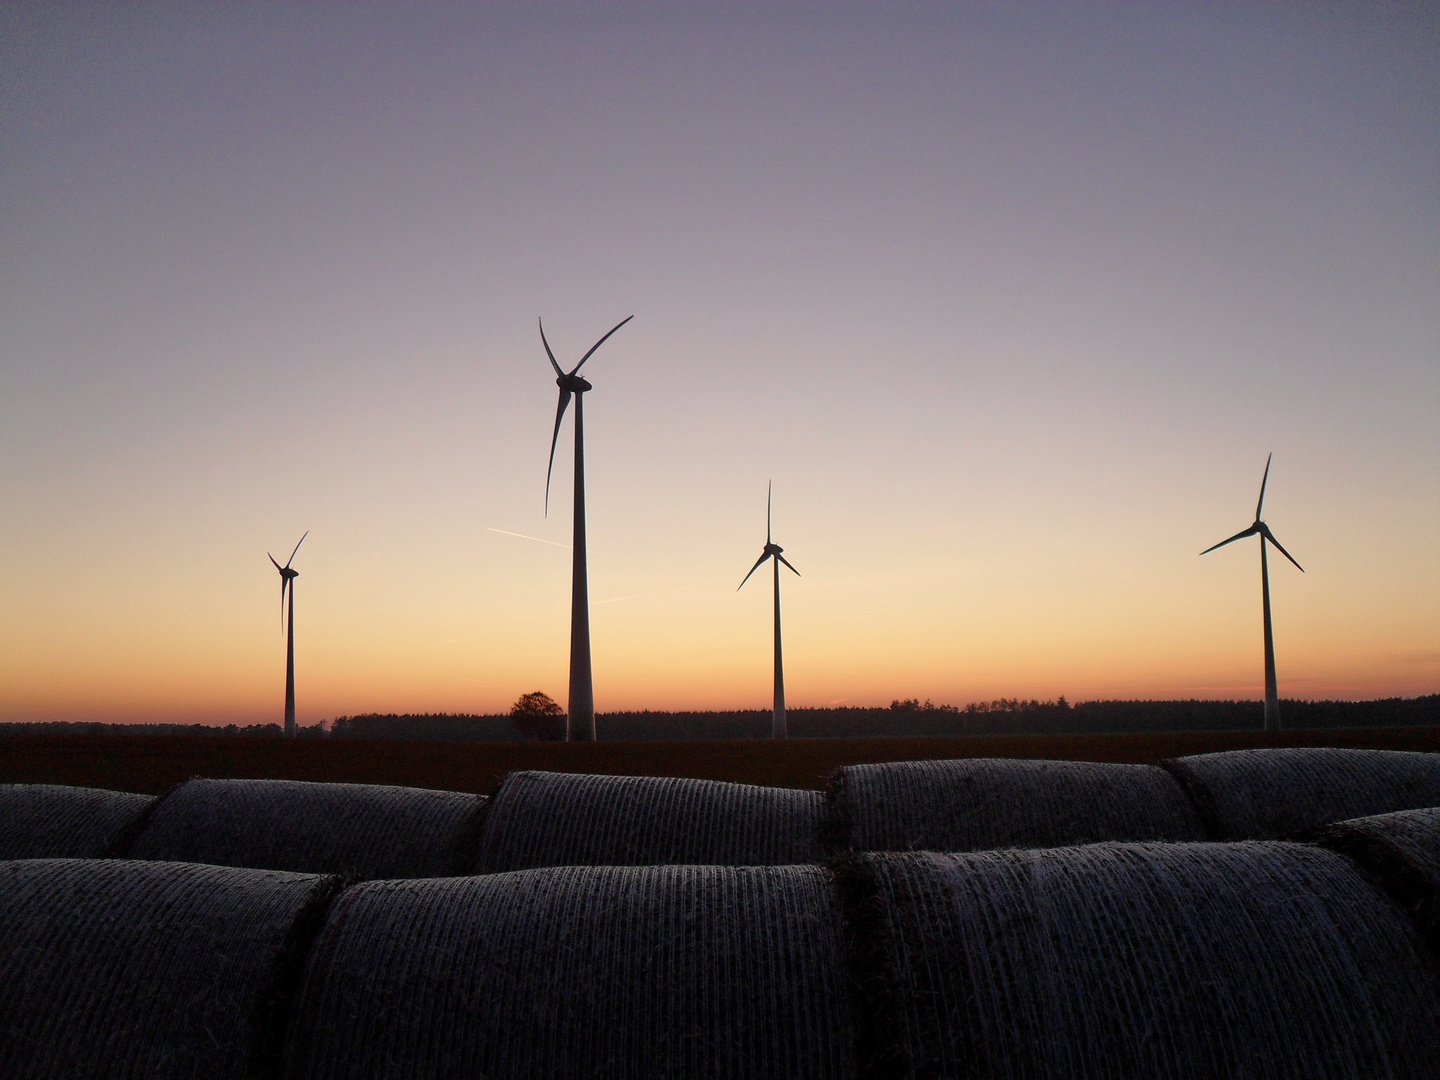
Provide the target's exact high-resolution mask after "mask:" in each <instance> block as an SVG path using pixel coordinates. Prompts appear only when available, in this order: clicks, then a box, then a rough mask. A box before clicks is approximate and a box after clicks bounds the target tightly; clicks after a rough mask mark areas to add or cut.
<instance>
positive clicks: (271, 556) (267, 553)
mask: <svg viewBox="0 0 1440 1080" xmlns="http://www.w3.org/2000/svg"><path fill="white" fill-rule="evenodd" d="M265 557H266V558H267V559H269V560H270V563H271V565H272V566H274V567H275V569H276V570H283V569H285V568H284V567H283V566H281V565H280V564H279V563H278V562H276V561H275V556H274V555H271V554H270V552H268V551H267V552H265Z"/></svg>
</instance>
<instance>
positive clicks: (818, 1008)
mask: <svg viewBox="0 0 1440 1080" xmlns="http://www.w3.org/2000/svg"><path fill="white" fill-rule="evenodd" d="M843 968H844V964H843V961H842V957H841V953H840V922H839V911H838V905H837V902H836V898H835V894H834V890H833V888H832V886H831V882H830V878H829V875H828V873H827V872H826V871H825V870H824V869H822V868H820V867H806V866H791V867H716V866H660V867H578V866H577V867H556V868H551V869H545V870H527V871H521V872H518V873H509V874H494V875H489V876H483V877H472V878H449V879H444V880H431V881H380V882H370V883H368V884H364V885H357V886H355V887H354V888H352V889H350V890H349V891H348V892H346V893H345V894H343V895H342V896H341V897H340V898H339V899H338V900H337V902H336V904H335V906H334V908H333V909H332V911H331V914H330V917H329V920H328V922H327V923H326V926H325V930H324V932H323V933H322V935H321V937H320V940H319V942H318V944H317V946H316V949H315V953H314V959H313V961H312V963H311V965H310V969H309V971H308V972H307V974H306V979H305V989H304V993H303V995H302V998H301V1004H300V1007H299V1011H298V1014H297V1017H296V1022H295V1025H294V1030H295V1033H296V1034H295V1038H294V1039H293V1040H292V1042H291V1045H290V1048H289V1051H288V1053H287V1063H286V1075H287V1076H291V1077H295V1078H297V1080H298V1078H302V1077H303V1078H307V1080H327V1078H338V1077H345V1078H349V1080H358V1078H361V1077H395V1076H425V1077H436V1078H438V1077H456V1078H460V1077H464V1078H470V1077H480V1076H483V1077H487V1078H489V1080H509V1078H514V1080H532V1078H534V1077H545V1078H547V1080H564V1078H566V1077H587V1078H588V1077H597V1076H603V1077H606V1078H608V1080H626V1078H634V1080H652V1078H655V1077H693V1078H695V1080H701V1078H706V1077H725V1078H729V1080H743V1078H745V1077H766V1078H769V1077H786V1078H794V1080H804V1078H812V1077H814V1078H819V1077H849V1076H852V1075H853V1074H854V1062H853V1055H852V1052H851V1041H850V1031H851V1024H850V1017H849V1011H848V999H847V995H846V992H845V987H844V979H843Z"/></svg>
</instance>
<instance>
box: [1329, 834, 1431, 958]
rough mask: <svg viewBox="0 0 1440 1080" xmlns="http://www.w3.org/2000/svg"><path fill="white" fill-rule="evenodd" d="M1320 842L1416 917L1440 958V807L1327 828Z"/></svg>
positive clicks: (1426, 939) (1426, 938) (1423, 933)
mask: <svg viewBox="0 0 1440 1080" xmlns="http://www.w3.org/2000/svg"><path fill="white" fill-rule="evenodd" d="M1316 839H1317V840H1318V841H1319V842H1320V843H1321V844H1323V845H1324V846H1325V847H1328V848H1332V849H1334V850H1335V851H1340V852H1343V853H1344V854H1346V855H1349V856H1350V857H1351V858H1352V859H1354V860H1355V861H1356V862H1357V863H1359V864H1360V865H1361V866H1363V867H1364V868H1365V869H1366V870H1368V871H1369V872H1370V873H1371V874H1372V875H1373V876H1374V877H1375V878H1376V879H1377V880H1378V881H1379V882H1380V883H1381V884H1382V885H1384V886H1385V888H1386V889H1387V890H1389V892H1390V894H1391V895H1392V896H1394V897H1395V899H1396V900H1398V901H1399V902H1400V903H1401V904H1402V905H1403V906H1404V907H1405V908H1406V909H1407V910H1408V911H1409V912H1410V913H1411V915H1412V916H1414V918H1415V921H1416V924H1417V925H1418V926H1419V927H1420V933H1421V935H1422V936H1423V937H1424V938H1425V941H1426V942H1427V943H1428V944H1429V946H1430V949H1431V951H1432V952H1433V953H1434V954H1435V955H1436V957H1437V958H1440V808H1436V807H1428V808H1426V809H1424V810H1400V811H1397V812H1396V813H1393V814H1379V815H1377V816H1375V817H1364V818H1355V819H1353V820H1351V821H1341V822H1338V823H1336V824H1334V825H1327V826H1325V827H1324V828H1322V829H1320V830H1318V833H1317V835H1316Z"/></svg>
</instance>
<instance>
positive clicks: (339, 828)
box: [124, 780, 485, 877]
mask: <svg viewBox="0 0 1440 1080" xmlns="http://www.w3.org/2000/svg"><path fill="white" fill-rule="evenodd" d="M484 802H485V800H484V798H483V796H478V795H465V794H462V793H460V792H455V791H431V790H428V789H424V788H407V787H382V786H377V785H370V784H311V783H302V782H299V781H294V780H187V781H186V782H185V783H183V784H181V785H179V786H178V787H176V788H175V789H174V790H172V791H171V792H170V793H169V794H168V795H167V796H165V798H164V799H162V800H161V802H160V804H159V805H158V806H157V807H156V808H155V811H154V813H153V814H152V815H151V817H150V820H149V823H148V824H147V825H146V827H145V829H144V831H142V832H141V833H140V835H139V836H138V837H136V839H135V842H134V843H133V844H132V845H131V847H130V850H129V851H128V852H125V853H124V854H127V855H129V856H130V857H131V858H136V859H164V860H170V861H175V862H202V863H212V864H214V865H216V866H249V867H256V868H260V869H267V870H293V871H295V872H297V873H342V872H343V873H348V874H353V875H355V876H357V877H435V876H439V875H443V874H451V873H456V872H466V871H468V870H469V868H470V866H471V865H473V863H474V858H475V852H474V848H475V843H476V841H477V840H478V833H476V832H475V830H476V828H477V825H478V817H479V814H480V810H481V808H482V807H483V805H484Z"/></svg>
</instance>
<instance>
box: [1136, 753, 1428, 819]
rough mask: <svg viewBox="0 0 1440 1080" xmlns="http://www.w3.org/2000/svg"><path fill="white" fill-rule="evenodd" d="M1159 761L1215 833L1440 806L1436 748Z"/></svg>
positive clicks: (1203, 756) (1201, 756)
mask: <svg viewBox="0 0 1440 1080" xmlns="http://www.w3.org/2000/svg"><path fill="white" fill-rule="evenodd" d="M1161 764H1162V765H1163V766H1164V767H1165V768H1167V769H1169V770H1170V772H1171V773H1172V774H1174V776H1175V778H1176V779H1177V780H1179V781H1180V783H1181V785H1182V786H1184V787H1185V789H1186V792H1187V793H1188V794H1189V796H1190V799H1191V801H1192V802H1193V803H1194V804H1195V809H1196V810H1197V812H1198V813H1199V814H1200V818H1201V820H1202V821H1204V822H1205V825H1206V827H1207V829H1208V830H1209V832H1210V835H1211V838H1212V839H1215V840H1284V839H1290V838H1295V837H1299V836H1301V835H1303V834H1304V833H1306V832H1308V831H1309V830H1311V829H1313V828H1315V827H1316V826H1319V825H1325V824H1328V823H1330V822H1332V821H1344V820H1346V819H1347V818H1357V817H1367V816H1369V815H1372V814H1388V813H1390V812H1391V811H1394V810H1415V809H1418V808H1420V807H1425V806H1440V754H1421V753H1415V752H1412V751H1408V750H1342V749H1337V748H1335V747H1293V748H1284V749H1275V750H1227V751H1223V752H1221V753H1218V754H1197V755H1195V756H1193V757H1182V758H1172V759H1171V760H1169V761H1163V762H1161Z"/></svg>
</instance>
